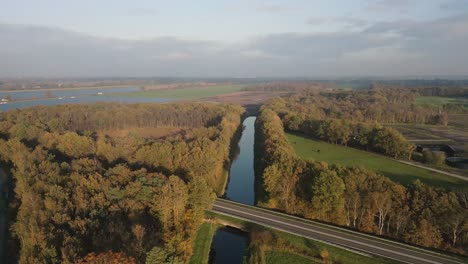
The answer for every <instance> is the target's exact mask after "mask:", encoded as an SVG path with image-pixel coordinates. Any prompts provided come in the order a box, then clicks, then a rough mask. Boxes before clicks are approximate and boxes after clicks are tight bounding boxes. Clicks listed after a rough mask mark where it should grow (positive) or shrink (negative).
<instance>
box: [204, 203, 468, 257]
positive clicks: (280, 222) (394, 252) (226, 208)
mask: <svg viewBox="0 0 468 264" xmlns="http://www.w3.org/2000/svg"><path fill="white" fill-rule="evenodd" d="M213 207H220V208H223V209H225V210H230V211H234V212H237V213H241V214H246V215H250V216H253V217H257V218H261V219H265V220H268V221H273V222H276V223H279V224H283V225H288V226H292V227H295V228H299V229H303V230H306V231H309V232H313V233H317V234H321V235H325V236H329V237H333V238H336V239H341V240H344V241H347V242H351V243H355V244H360V245H363V246H367V247H371V248H375V249H379V250H383V251H387V252H389V253H393V254H396V255H401V256H405V257H408V258H412V259H417V260H421V261H426V262H429V263H434V264H441V262H436V261H432V260H428V259H424V258H420V257H416V256H411V255H408V254H405V253H400V252H397V251H393V250H389V249H385V248H381V247H377V246H373V245H369V244H366V243H362V242H359V241H354V240H351V239H347V238H342V237H339V236H335V235H331V234H327V233H324V232H321V231H317V230H312V229H309V228H305V227H301V226H298V225H294V224H290V223H286V222H283V221H278V220H275V219H269V218H266V217H263V216H259V215H254V214H251V213H247V212H243V211H239V210H236V209H232V208H228V207H224V206H220V205H216V204H215V205H213ZM418 253H419V252H418ZM385 257H386V256H385ZM432 257H435V256H432ZM450 261H453V262H456V263H462V262H458V261H454V260H451V259H450Z"/></svg>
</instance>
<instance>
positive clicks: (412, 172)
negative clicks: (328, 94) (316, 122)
mask: <svg viewBox="0 0 468 264" xmlns="http://www.w3.org/2000/svg"><path fill="white" fill-rule="evenodd" d="M286 135H287V137H288V139H289V142H290V143H291V144H292V146H293V147H294V149H295V150H296V153H297V154H298V155H299V156H300V157H301V158H304V159H314V160H317V161H325V162H327V163H331V164H339V165H345V166H362V167H365V168H368V169H370V170H373V171H375V172H377V173H380V174H383V175H385V176H387V177H389V178H391V179H392V180H394V181H396V182H399V183H401V184H405V185H406V184H409V183H411V182H413V181H415V180H416V179H419V180H421V181H422V182H424V183H426V184H429V185H432V186H436V187H449V188H456V189H459V188H462V189H468V182H467V181H463V180H460V179H457V178H454V177H450V176H446V175H443V174H439V173H436V172H432V171H429V170H425V169H422V168H417V167H414V166H411V165H406V164H403V163H400V162H398V161H395V160H393V159H391V158H387V157H384V156H381V155H377V154H374V153H370V152H366V151H362V150H358V149H354V148H350V147H344V146H340V145H333V144H329V143H326V142H323V141H317V140H313V139H309V138H305V137H302V136H298V135H293V134H289V133H286ZM318 150H320V151H318Z"/></svg>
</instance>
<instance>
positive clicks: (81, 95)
mask: <svg viewBox="0 0 468 264" xmlns="http://www.w3.org/2000/svg"><path fill="white" fill-rule="evenodd" d="M133 91H139V88H137V87H122V88H104V89H102V88H100V89H82V90H81V89H79V90H67V91H52V96H54V97H62V99H58V98H50V99H37V100H31V101H20V102H14V101H13V102H8V103H7V104H0V111H7V110H10V109H15V108H25V107H30V106H35V105H58V104H77V103H96V102H116V103H163V102H170V101H174V99H169V98H146V97H123V96H114V95H106V94H112V93H113V94H115V93H127V92H133ZM22 93H25V94H26V95H23V94H22ZM43 93H44V91H34V92H15V94H13V93H10V92H0V98H1V97H3V95H5V94H8V95H10V96H12V98H16V99H19V98H22V100H24V99H29V98H31V97H32V96H33V95H36V96H38V97H39V96H42V95H43ZM98 93H102V95H97V94H98ZM13 95H15V96H16V97H14V96H13ZM70 97H75V98H70Z"/></svg>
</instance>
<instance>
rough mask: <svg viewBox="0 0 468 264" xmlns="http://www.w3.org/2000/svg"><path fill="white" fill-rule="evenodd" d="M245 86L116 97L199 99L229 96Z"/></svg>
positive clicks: (132, 93) (199, 88) (209, 87)
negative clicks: (222, 95)
mask: <svg viewBox="0 0 468 264" xmlns="http://www.w3.org/2000/svg"><path fill="white" fill-rule="evenodd" d="M244 87H245V85H216V86H208V87H190V88H180V89H170V90H154V91H141V92H131V93H117V94H115V95H116V96H123V97H149V98H174V99H197V98H203V97H211V96H216V95H221V94H228V93H233V92H238V91H241V90H242V89H243V88H244Z"/></svg>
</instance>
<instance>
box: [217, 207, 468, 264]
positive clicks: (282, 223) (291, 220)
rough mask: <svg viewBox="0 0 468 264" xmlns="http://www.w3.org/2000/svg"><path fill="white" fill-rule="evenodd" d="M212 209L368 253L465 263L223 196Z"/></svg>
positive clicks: (408, 260)
mask: <svg viewBox="0 0 468 264" xmlns="http://www.w3.org/2000/svg"><path fill="white" fill-rule="evenodd" d="M212 211H213V212H216V213H220V214H224V215H228V216H231V217H234V218H238V219H242V220H246V221H249V222H253V223H257V224H260V225H264V226H268V227H271V228H274V229H278V230H282V231H285V232H288V233H292V234H296V235H300V236H303V237H306V238H310V239H313V240H319V241H322V242H325V243H328V244H332V245H334V246H338V247H343V248H346V249H351V250H354V251H356V252H358V253H361V254H362V253H363V254H365V255H376V256H381V257H386V258H390V259H393V260H397V261H400V262H404V263H418V264H419V263H424V264H426V263H432V264H434V263H450V264H452V263H464V262H463V261H461V260H459V259H457V258H454V257H451V256H446V255H442V254H438V253H435V252H430V251H427V250H423V249H418V248H415V247H412V246H409V245H405V244H402V243H398V242H394V241H390V240H386V239H381V238H376V237H372V236H369V235H365V234H362V233H358V232H354V231H350V230H345V229H342V228H338V227H334V226H330V225H326V224H321V223H316V222H312V221H306V220H303V219H300V218H296V217H291V216H288V215H285V214H282V213H277V212H273V211H271V210H267V209H262V208H259V207H254V206H248V205H243V204H239V203H235V202H231V201H227V200H223V199H217V200H216V202H215V203H214V205H213V209H212Z"/></svg>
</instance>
